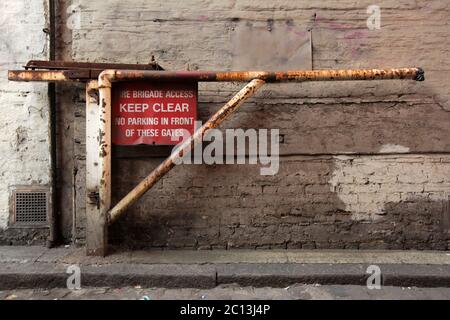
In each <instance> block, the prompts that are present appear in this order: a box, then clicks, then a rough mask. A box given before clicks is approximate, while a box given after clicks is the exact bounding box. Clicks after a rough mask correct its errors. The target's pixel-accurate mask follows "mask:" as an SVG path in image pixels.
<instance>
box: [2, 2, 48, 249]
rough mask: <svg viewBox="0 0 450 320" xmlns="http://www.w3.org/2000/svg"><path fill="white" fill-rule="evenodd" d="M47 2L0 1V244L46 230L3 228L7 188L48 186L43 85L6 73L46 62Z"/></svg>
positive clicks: (23, 240) (40, 239) (32, 237)
mask: <svg viewBox="0 0 450 320" xmlns="http://www.w3.org/2000/svg"><path fill="white" fill-rule="evenodd" d="M46 3H47V1H23V0H16V1H2V2H1V3H0V105H1V108H2V110H1V112H0V123H1V125H0V164H1V165H0V168H1V169H0V176H1V178H0V243H2V244H3V243H6V244H10V243H27V242H34V241H38V242H43V241H44V240H45V238H46V234H47V233H48V232H47V230H39V231H38V230H25V229H24V230H13V229H9V230H6V229H7V226H8V223H9V213H10V203H9V196H10V192H11V188H12V187H14V186H17V185H27V186H28V185H48V184H49V183H50V161H49V158H50V152H49V144H48V113H49V108H48V100H47V84H42V83H23V82H21V83H19V82H10V81H8V75H7V70H8V69H18V68H21V67H22V66H23V65H24V64H25V63H26V62H27V61H28V60H31V59H41V60H42V59H47V58H48V48H47V46H48V41H47V35H46V34H45V33H44V32H43V29H44V28H45V27H46V18H47V16H46V10H47V4H46Z"/></svg>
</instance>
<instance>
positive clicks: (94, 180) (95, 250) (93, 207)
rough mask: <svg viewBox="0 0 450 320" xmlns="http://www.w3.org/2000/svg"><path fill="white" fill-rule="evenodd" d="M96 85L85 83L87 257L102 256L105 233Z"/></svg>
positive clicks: (105, 240) (95, 83)
mask: <svg viewBox="0 0 450 320" xmlns="http://www.w3.org/2000/svg"><path fill="white" fill-rule="evenodd" d="M100 109H101V108H100V105H99V93H98V82H97V81H96V80H94V81H90V82H88V83H87V84H86V192H87V195H86V250H87V254H88V255H92V256H94V255H95V256H105V255H106V253H107V244H108V232H107V231H108V230H107V223H106V218H105V214H104V210H105V209H104V207H103V212H102V206H101V205H100V199H101V198H100V184H101V169H102V166H101V164H102V162H101V157H100V155H101V152H100V141H101V139H102V134H101V130H100V128H101V121H100V112H101V110H100Z"/></svg>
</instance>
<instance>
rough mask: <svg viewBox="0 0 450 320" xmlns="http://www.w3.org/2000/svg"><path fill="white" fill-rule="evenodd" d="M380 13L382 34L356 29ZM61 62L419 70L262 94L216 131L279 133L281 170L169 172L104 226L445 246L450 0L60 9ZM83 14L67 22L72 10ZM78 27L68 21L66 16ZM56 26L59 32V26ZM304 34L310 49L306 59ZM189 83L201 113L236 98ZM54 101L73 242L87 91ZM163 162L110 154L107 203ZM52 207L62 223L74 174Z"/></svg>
mask: <svg viewBox="0 0 450 320" xmlns="http://www.w3.org/2000/svg"><path fill="white" fill-rule="evenodd" d="M372 4H376V5H378V6H380V8H381V29H380V30H369V29H368V28H367V25H366V20H367V18H368V14H367V12H366V9H367V7H368V6H369V5H372ZM61 12H62V17H64V19H65V21H70V22H73V21H78V22H79V23H78V24H77V27H76V28H73V29H71V30H68V29H67V28H63V29H62V34H61V36H63V39H64V42H63V43H61V45H60V46H61V55H62V58H64V59H72V60H77V61H96V62H123V63H136V62H138V63H147V62H149V61H150V59H151V57H152V56H154V57H155V58H156V60H157V62H159V63H160V64H161V65H162V66H164V67H165V68H166V69H169V70H185V69H188V68H189V69H191V70H193V69H202V70H214V69H223V70H231V69H260V68H267V69H286V68H296V67H298V68H306V67H308V66H309V67H313V68H314V69H320V68H365V67H367V68H372V67H401V66H421V67H423V68H424V69H425V70H426V77H427V80H426V82H424V83H415V82H401V81H392V82H346V83H305V84H286V85H267V86H266V87H264V89H263V90H262V91H261V92H260V93H259V94H258V95H257V96H255V97H254V98H253V99H251V100H250V101H249V102H248V103H246V104H245V105H244V106H243V108H242V109H241V110H240V111H239V113H238V114H235V115H233V116H232V118H231V119H230V121H227V122H226V123H224V125H223V127H222V128H238V127H239V128H244V129H246V128H256V129H258V128H269V129H270V128H277V129H280V133H281V134H282V135H284V143H283V144H281V150H280V152H281V155H282V157H281V166H280V172H279V174H278V175H276V176H273V177H262V176H260V175H259V168H258V167H256V166H248V165H246V166H238V165H235V166H229V165H228V166H184V167H177V168H176V169H175V170H174V171H173V172H172V173H170V174H169V175H168V176H167V177H165V178H164V179H163V180H162V181H161V182H160V183H159V184H158V185H157V186H156V187H155V189H153V190H152V191H150V192H149V193H148V194H147V195H145V197H144V198H143V199H141V200H140V201H139V202H138V203H137V204H136V205H135V206H134V207H133V208H132V209H131V210H130V211H129V212H128V214H127V215H126V216H125V217H123V219H121V220H120V221H119V222H118V223H117V224H116V225H115V226H113V228H112V231H111V241H113V242H114V243H117V244H126V245H132V246H136V247H160V248H204V249H206V248H236V247H237V248H240V247H251V248H286V247H287V248H361V249H364V248H380V249H381V248H390V249H407V248H417V249H448V245H449V239H450V238H449V233H448V221H449V210H448V196H449V192H450V188H449V187H450V181H449V178H448V177H450V138H449V137H450V135H449V134H450V126H449V125H448V124H449V121H450V113H449V110H450V99H449V93H448V83H449V82H450V55H449V46H448V39H449V36H450V26H449V19H450V4H449V2H448V1H446V0H432V1H420V2H418V1H412V0H411V1H408V0H405V1H394V0H382V1H377V2H376V3H373V1H353V0H343V1H332V0H327V1H306V0H301V1H250V0H248V1H244V0H241V1H239V0H237V1H213V0H211V1H206V0H195V1H185V2H179V1H171V0H169V1H164V2H160V1H143V0H139V1H131V0H130V1H124V0H120V1H119V0H111V1H108V5H105V4H104V3H103V2H93V1H84V0H83V1H65V7H63V8H62V9H61ZM78 14H79V15H78ZM74 19H76V20H74ZM65 21H63V23H62V26H63V27H65V23H64V22H65ZM310 37H312V47H313V50H312V53H311V51H308V50H309V49H308V48H309V45H310V43H309V41H310ZM238 88H239V85H236V84H220V85H217V84H201V85H200V97H199V98H200V105H199V114H200V118H201V119H203V120H205V119H207V118H208V117H209V116H210V115H211V114H212V113H213V112H214V110H217V108H218V107H219V106H220V105H221V104H223V103H224V102H226V101H227V100H228V98H229V97H230V96H231V95H232V94H233V93H234V92H235V91H236V90H238ZM62 92H63V93H64V95H63V97H62V101H61V109H64V110H65V111H64V114H65V115H64V118H63V120H62V122H61V125H64V128H65V129H66V131H65V133H64V135H65V137H64V139H63V141H64V148H66V149H65V150H66V155H65V158H66V159H67V163H66V164H67V167H69V168H72V167H76V168H77V169H78V173H77V177H76V179H77V182H78V183H77V220H76V222H77V227H78V235H77V237H78V239H79V241H80V242H82V241H83V237H84V234H83V232H84V229H83V227H84V221H85V217H84V193H85V190H84V181H85V177H84V175H85V171H84V160H85V158H84V117H85V115H84V105H83V92H82V91H77V90H72V89H70V90H69V89H67V90H65V91H62ZM161 160H162V159H154V158H150V159H120V160H119V159H116V160H115V161H114V164H113V169H114V171H113V177H114V178H113V185H114V189H113V190H114V198H115V200H116V201H117V200H118V199H119V197H120V196H122V195H124V194H126V193H127V192H128V191H129V190H130V189H131V188H132V187H133V186H134V185H135V184H136V183H137V182H138V180H139V179H141V178H143V177H144V176H145V175H146V174H148V173H149V172H150V171H151V170H152V168H154V167H155V166H156V165H157V164H158V163H159V162H161ZM64 172H65V173H64V175H65V181H66V183H65V184H64V185H65V188H66V189H67V190H66V192H65V194H64V195H63V198H62V202H63V203H66V204H67V205H66V206H63V208H68V209H65V210H66V211H64V212H63V213H64V214H63V216H64V217H65V219H66V222H65V223H66V230H70V225H71V222H72V221H71V218H70V217H71V211H70V205H69V204H70V203H71V202H70V201H71V196H72V195H71V190H70V181H71V172H72V171H71V169H67V170H65V171H64Z"/></svg>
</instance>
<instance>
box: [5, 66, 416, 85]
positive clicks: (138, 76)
mask: <svg viewBox="0 0 450 320" xmlns="http://www.w3.org/2000/svg"><path fill="white" fill-rule="evenodd" d="M107 71H108V72H111V71H112V70H107ZM104 72H105V71H104ZM91 76H92V72H90V71H89V70H83V69H81V70H79V69H75V70H61V71H57V70H53V71H41V70H36V71H30V70H19V71H18V70H11V71H8V79H9V80H11V81H50V82H58V81H77V80H78V81H79V80H86V79H88V78H90V77H91ZM253 79H260V80H264V81H265V82H290V81H292V82H303V81H349V80H393V79H410V80H416V81H423V80H424V79H425V78H424V71H423V70H422V69H421V68H391V69H356V70H351V69H348V70H310V71H302V70H300V71H283V72H268V71H235V72H216V71H149V70H117V71H116V72H115V76H114V79H112V78H111V80H112V81H127V80H155V81H157V80H191V81H199V82H228V81H241V82H249V81H251V80H253Z"/></svg>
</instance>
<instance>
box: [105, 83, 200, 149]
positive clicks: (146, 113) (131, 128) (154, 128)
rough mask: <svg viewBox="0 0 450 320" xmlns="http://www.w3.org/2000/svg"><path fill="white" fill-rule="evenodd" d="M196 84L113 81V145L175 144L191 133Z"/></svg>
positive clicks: (195, 102) (193, 120) (194, 109)
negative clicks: (187, 133)
mask: <svg viewBox="0 0 450 320" xmlns="http://www.w3.org/2000/svg"><path fill="white" fill-rule="evenodd" d="M197 96H198V85H197V83H191V82H188V83H186V82H183V83H173V82H158V83H150V82H144V81H139V82H119V83H114V84H113V97H112V121H113V122H112V141H113V143H114V144H117V145H136V144H152V145H175V144H177V143H178V142H180V141H181V140H182V138H183V136H184V135H186V130H187V131H188V132H189V134H191V135H192V134H193V133H194V126H195V120H196V119H197Z"/></svg>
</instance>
